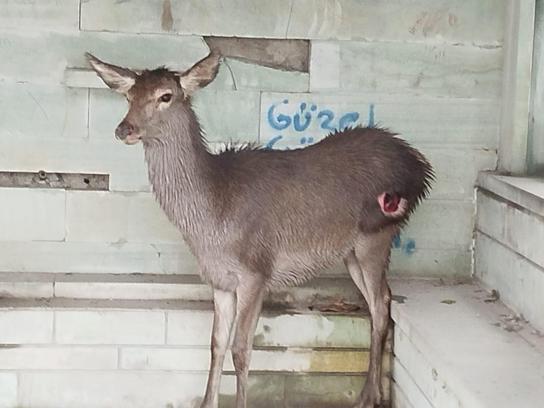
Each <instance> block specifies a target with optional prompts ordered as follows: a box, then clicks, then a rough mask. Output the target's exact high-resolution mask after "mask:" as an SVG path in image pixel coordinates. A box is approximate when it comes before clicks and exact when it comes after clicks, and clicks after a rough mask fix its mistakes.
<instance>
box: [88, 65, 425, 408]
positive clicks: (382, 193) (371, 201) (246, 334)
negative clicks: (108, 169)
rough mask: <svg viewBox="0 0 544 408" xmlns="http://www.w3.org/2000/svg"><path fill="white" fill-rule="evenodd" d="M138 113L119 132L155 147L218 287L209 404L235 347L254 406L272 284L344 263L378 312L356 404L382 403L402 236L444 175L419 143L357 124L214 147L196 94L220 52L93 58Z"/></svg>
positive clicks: (185, 228) (156, 187) (241, 390)
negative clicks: (171, 57) (252, 374)
mask: <svg viewBox="0 0 544 408" xmlns="http://www.w3.org/2000/svg"><path fill="white" fill-rule="evenodd" d="M87 58H88V60H89V63H90V64H91V66H92V67H93V69H94V70H95V71H96V72H97V74H98V75H99V76H100V77H101V78H102V80H103V81H104V82H105V83H106V84H107V85H108V86H109V87H110V88H112V89H113V90H115V91H117V92H119V93H121V94H123V95H124V96H126V98H127V100H128V103H129V109H128V113H127V114H126V116H125V118H124V119H123V120H122V121H121V123H120V124H119V126H118V127H117V129H116V130H115V136H116V137H117V138H118V139H120V140H122V141H123V142H125V143H126V144H134V143H137V142H139V141H141V142H142V143H143V145H144V150H145V159H146V162H147V165H148V172H149V180H150V182H151V185H152V186H153V191H154V194H155V196H156V198H157V200H158V202H159V204H160V206H161V207H162V209H163V210H164V212H165V213H166V215H167V216H168V218H169V219H170V221H171V222H172V223H173V224H175V225H176V226H177V227H178V228H179V229H180V230H181V232H182V233H183V236H184V238H185V241H186V242H187V244H188V246H189V247H190V249H191V251H192V253H193V254H194V256H195V257H196V258H197V260H198V264H199V272H200V275H201V277H202V278H203V279H204V280H205V281H206V282H208V283H209V284H210V285H211V286H212V287H213V303H214V321H213V333H212V340H211V344H212V346H211V357H212V358H211V367H210V372H209V377H208V384H207V388H206V394H205V396H204V399H203V402H202V405H201V407H203V408H211V407H217V406H218V392H219V382H220V377H221V371H222V366H223V360H224V357H225V353H226V352H227V349H228V347H229V345H230V344H232V346H231V352H232V356H233V360H234V366H235V370H236V377H237V396H236V406H237V407H238V408H243V407H246V399H247V380H248V370H249V361H250V355H251V349H252V344H253V336H254V331H255V326H256V324H257V320H258V318H259V314H260V312H261V306H262V303H263V298H264V296H265V293H266V292H267V290H268V289H271V288H275V287H280V286H284V285H297V284H300V283H302V282H305V281H307V280H309V279H311V278H313V277H315V276H316V275H317V274H318V272H319V271H320V270H322V269H323V268H325V267H328V266H331V265H332V264H334V263H336V262H338V261H340V260H343V261H344V263H345V265H346V267H347V269H348V271H349V273H350V275H351V277H352V278H353V281H354V282H355V284H356V285H357V287H358V288H359V289H360V291H361V292H362V294H363V296H364V298H365V299H366V301H367V303H368V306H369V309H370V313H371V317H372V335H371V350H370V367H369V371H368V377H367V380H366V384H365V386H364V389H363V391H362V393H361V395H360V397H359V399H358V401H357V404H356V407H359V408H373V407H375V406H379V404H380V403H381V400H382V390H381V384H380V377H381V356H382V350H383V344H384V338H385V336H386V333H387V328H388V323H389V305H390V300H391V294H390V290H389V286H388V284H387V281H386V276H385V273H386V270H387V268H388V264H389V256H390V249H391V242H392V239H393V237H394V236H395V235H396V234H397V233H398V231H399V229H400V228H401V227H402V225H403V224H404V223H405V222H406V221H407V220H408V217H409V215H410V214H411V213H412V212H413V210H414V209H415V207H416V206H417V204H418V203H419V202H420V201H421V200H422V199H423V198H424V197H425V196H426V195H427V192H428V189H429V185H430V182H431V180H432V178H433V172H432V168H431V166H430V164H429V163H428V162H427V160H426V159H425V158H424V157H423V155H422V154H421V153H419V152H418V151H417V150H415V149H413V148H411V147H410V146H409V145H408V144H407V143H406V142H404V141H403V140H401V139H399V138H397V137H396V136H395V135H393V134H391V133H389V132H387V131H385V130H382V129H377V128H362V127H356V128H353V129H346V130H342V131H340V132H336V134H334V135H330V136H329V137H327V138H325V139H324V140H322V141H320V142H319V143H316V144H315V145H313V146H309V147H306V148H305V149H297V150H290V151H273V150H266V149H262V148H254V147H248V148H243V149H227V150H226V151H224V152H221V153H219V154H211V153H210V152H209V151H208V150H207V148H206V144H205V140H204V138H203V132H202V129H201V127H200V124H199V122H198V119H197V117H196V115H195V113H194V112H193V109H192V108H191V95H192V94H193V93H194V92H195V91H196V90H197V89H199V88H202V87H204V86H206V85H207V84H209V83H210V82H211V81H212V80H213V79H214V77H215V76H216V74H217V71H218V67H219V60H220V58H219V56H217V55H214V54H210V55H208V56H207V57H206V58H204V59H202V60H201V61H199V62H198V63H196V64H195V65H194V66H193V67H192V68H190V69H189V70H187V71H186V72H174V71H169V70H167V69H165V68H157V69H155V70H151V71H148V70H145V71H142V72H138V73H137V72H135V71H132V70H130V69H127V68H122V67H118V66H115V65H110V64H107V63H105V62H102V61H100V60H99V59H98V58H95V57H94V56H92V55H90V54H87Z"/></svg>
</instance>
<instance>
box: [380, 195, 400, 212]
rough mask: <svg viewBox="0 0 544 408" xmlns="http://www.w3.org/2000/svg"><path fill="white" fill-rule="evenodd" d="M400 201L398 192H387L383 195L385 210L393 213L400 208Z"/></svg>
mask: <svg viewBox="0 0 544 408" xmlns="http://www.w3.org/2000/svg"><path fill="white" fill-rule="evenodd" d="M399 203H400V196H399V195H398V194H395V193H393V194H389V193H385V194H384V197H383V207H382V210H383V212H388V213H392V212H395V211H397V210H398V208H399Z"/></svg>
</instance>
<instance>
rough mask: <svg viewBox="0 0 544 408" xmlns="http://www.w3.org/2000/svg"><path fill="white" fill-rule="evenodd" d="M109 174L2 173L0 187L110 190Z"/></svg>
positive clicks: (41, 171) (0, 174)
mask: <svg viewBox="0 0 544 408" xmlns="http://www.w3.org/2000/svg"><path fill="white" fill-rule="evenodd" d="M109 185H110V176H109V174H86V173H55V172H51V173H49V172H45V171H44V170H40V171H37V172H21V171H0V187H22V188H60V189H66V190H108V189H109Z"/></svg>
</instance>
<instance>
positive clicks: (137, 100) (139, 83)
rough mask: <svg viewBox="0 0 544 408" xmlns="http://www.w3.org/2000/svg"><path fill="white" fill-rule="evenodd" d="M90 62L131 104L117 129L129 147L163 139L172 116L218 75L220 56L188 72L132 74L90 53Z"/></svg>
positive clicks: (158, 70) (152, 71)
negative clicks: (155, 139) (150, 139)
mask: <svg viewBox="0 0 544 408" xmlns="http://www.w3.org/2000/svg"><path fill="white" fill-rule="evenodd" d="M86 57H87V60H88V61H89V63H90V64H91V66H92V68H93V69H94V70H95V71H96V73H97V74H98V76H99V77H100V78H102V80H103V81H104V82H105V83H106V85H108V86H109V87H110V88H111V89H113V90H114V91H116V92H118V93H120V94H122V95H124V96H125V97H126V99H127V101H128V104H129V108H128V113H127V114H126V115H125V117H124V119H123V120H122V121H121V123H119V125H118V126H117V128H116V129H115V136H116V137H117V138H118V139H120V140H122V141H123V142H125V143H126V144H135V143H138V142H139V141H140V140H145V139H146V138H160V137H161V132H160V129H163V125H164V124H165V123H166V122H168V119H169V117H171V116H172V115H176V114H179V108H180V107H181V106H182V105H189V104H190V97H191V95H192V94H193V93H194V92H195V91H196V90H197V89H200V88H202V87H204V86H206V85H208V84H209V83H210V82H211V81H212V80H213V79H214V78H215V76H216V75H217V71H218V69H219V56H218V55H216V54H213V53H212V54H210V55H208V56H207V57H206V58H204V59H202V60H200V61H199V62H197V63H196V64H195V65H193V66H192V67H191V68H190V69H188V70H187V71H185V72H176V71H170V70H168V69H166V68H157V69H154V70H151V71H148V70H145V71H141V72H137V71H133V70H130V69H128V68H123V67H119V66H116V65H112V64H108V63H105V62H103V61H101V60H99V59H98V58H96V57H95V56H93V55H91V54H89V53H87V54H86Z"/></svg>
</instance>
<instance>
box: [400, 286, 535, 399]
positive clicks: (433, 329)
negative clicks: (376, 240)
mask: <svg viewBox="0 0 544 408" xmlns="http://www.w3.org/2000/svg"><path fill="white" fill-rule="evenodd" d="M392 286H393V292H394V293H395V294H397V295H402V296H403V297H405V301H404V303H394V304H393V305H392V317H393V320H394V322H395V329H394V332H395V341H394V344H395V347H394V354H395V357H394V363H393V380H394V382H395V384H394V386H393V390H394V395H395V398H397V396H398V399H396V400H395V401H393V403H394V405H393V406H395V407H399V408H404V407H414V408H425V407H427V408H431V407H435V408H443V407H453V406H455V407H461V406H462V407H471V408H502V407H504V408H506V407H527V408H532V407H535V408H536V407H541V406H542V401H544V388H543V387H542V384H544V382H543V380H544V337H542V336H541V335H540V334H539V333H538V332H537V331H535V330H534V329H533V328H532V327H531V326H530V325H529V324H528V323H526V322H524V321H522V320H518V318H517V317H516V316H515V314H514V313H513V312H512V311H510V310H509V309H508V308H506V306H504V305H503V304H502V303H501V302H500V301H498V300H497V299H496V298H495V297H493V296H490V295H489V293H488V292H486V291H485V290H483V289H481V288H480V287H479V286H477V285H476V284H462V285H441V284H438V283H433V282H428V281H404V282H402V281H395V282H393V285H392ZM399 391H400V392H399Z"/></svg>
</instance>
